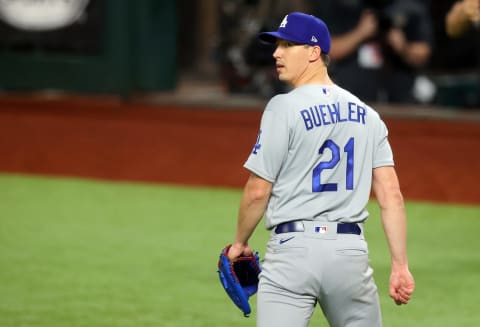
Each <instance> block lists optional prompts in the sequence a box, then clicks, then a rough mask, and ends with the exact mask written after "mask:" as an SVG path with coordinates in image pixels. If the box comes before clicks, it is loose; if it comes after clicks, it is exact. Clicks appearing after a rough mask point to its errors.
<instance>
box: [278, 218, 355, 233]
mask: <svg viewBox="0 0 480 327" xmlns="http://www.w3.org/2000/svg"><path fill="white" fill-rule="evenodd" d="M304 231H305V226H303V222H301V221H298V220H297V221H289V222H286V223H283V224H279V225H277V227H275V233H276V234H283V233H294V232H304ZM337 233H338V234H356V235H360V234H361V233H362V230H361V229H360V226H358V224H357V223H338V224H337Z"/></svg>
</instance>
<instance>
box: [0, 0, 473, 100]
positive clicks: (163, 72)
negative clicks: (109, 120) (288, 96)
mask: <svg viewBox="0 0 480 327" xmlns="http://www.w3.org/2000/svg"><path fill="white" fill-rule="evenodd" d="M454 2H455V1H449V0H438V1H429V0H416V1H415V0H408V1H407V0H405V1H398V0H364V1H360V0H339V1H313V0H310V1H307V0H304V1H300V0H294V1H283V0H279V1H270V0H263V1H260V0H208V1H187V0H178V1H173V0H161V1H155V0H142V1H129V0H115V1H113V0H71V1H27V0H18V1H0V35H1V37H0V67H1V71H2V74H1V75H0V90H1V91H2V92H4V93H11V92H32V91H35V92H38V91H42V92H46V93H50V94H61V93H65V92H66V93H80V94H90V95H92V94H99V95H113V96H120V97H122V98H125V99H133V98H137V99H138V98H141V99H146V100H152V101H171V100H175V99H176V100H178V99H183V100H188V99H189V96H190V97H194V96H197V99H195V100H202V99H208V100H210V101H211V100H212V99H224V100H225V99H239V98H242V99H245V101H248V99H250V100H252V99H254V100H255V99H256V100H265V99H268V98H269V97H271V96H272V95H273V94H275V93H278V92H284V91H287V90H288V87H286V86H285V85H282V84H281V83H279V82H278V81H277V80H276V78H275V71H274V67H273V59H272V57H271V54H272V51H273V48H272V47H271V46H268V45H264V44H261V43H259V42H258V41H257V39H256V35H257V34H258V32H260V31H263V30H270V29H276V28H277V26H278V24H279V22H280V21H281V19H282V18H283V16H284V15H285V14H286V13H288V12H290V11H293V10H299V11H305V12H309V13H312V14H315V15H317V16H319V17H321V18H323V19H324V20H325V21H326V23H327V24H328V25H329V27H330V31H331V34H332V38H333V39H335V38H336V37H338V38H340V37H341V36H343V35H345V34H346V33H348V32H351V31H353V30H355V29H356V28H359V27H360V26H361V23H362V17H363V16H362V15H363V14H365V10H368V11H369V12H370V13H373V16H374V17H375V24H376V28H375V31H374V32H371V33H370V34H369V35H368V36H365V38H364V39H363V40H361V42H359V43H358V44H355V45H352V47H353V48H352V50H351V51H350V52H349V53H348V54H346V55H345V54H335V53H333V52H332V53H331V57H332V64H331V67H330V73H331V75H332V77H333V78H334V80H335V81H336V82H337V83H338V84H340V85H341V86H345V87H346V88H348V89H350V90H352V91H353V92H354V93H357V94H358V95H359V96H360V97H363V98H364V99H365V100H366V101H367V102H374V103H392V104H393V103H400V104H418V105H433V106H436V107H460V108H465V109H472V108H478V107H480V86H479V85H480V82H479V80H480V77H479V76H480V64H479V62H480V59H479V58H480V50H479V49H480V31H479V29H478V27H477V28H473V27H472V28H471V29H470V30H469V31H467V32H466V33H465V34H463V35H461V36H459V37H455V38H453V37H449V36H447V34H446V32H445V30H446V28H445V17H446V15H447V12H448V10H449V9H450V7H451V6H452V4H453V3H454ZM363 18H365V17H363ZM392 28H395V29H397V30H399V31H401V32H400V34H401V35H403V36H401V37H403V38H404V39H405V40H406V44H407V45H408V42H410V43H421V44H423V46H424V48H425V49H426V50H425V51H426V52H425V53H424V55H423V57H422V58H421V59H418V60H417V62H412V63H410V62H407V61H406V60H405V56H402V55H398V54H395V51H392V46H391V44H389V42H388V41H386V39H387V34H388V33H389V30H390V29H392ZM342 44H344V45H345V42H343V43H342ZM354 46H355V47H354ZM395 76H398V78H396V77H395ZM352 79H356V84H355V81H354V80H352ZM358 84H360V86H363V87H364V88H367V89H368V90H370V93H365V94H364V91H365V90H362V89H361V87H360V88H358V87H359V85H358ZM390 84H391V85H390ZM388 88H390V89H388ZM392 90H396V91H397V93H399V94H395V91H392Z"/></svg>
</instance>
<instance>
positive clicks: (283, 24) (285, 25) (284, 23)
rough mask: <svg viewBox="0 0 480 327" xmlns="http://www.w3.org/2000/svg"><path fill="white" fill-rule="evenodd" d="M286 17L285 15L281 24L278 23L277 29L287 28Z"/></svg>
mask: <svg viewBox="0 0 480 327" xmlns="http://www.w3.org/2000/svg"><path fill="white" fill-rule="evenodd" d="M287 17H288V15H286V16H285V17H284V18H283V20H282V22H281V23H280V27H279V28H282V27H287V23H288V21H287Z"/></svg>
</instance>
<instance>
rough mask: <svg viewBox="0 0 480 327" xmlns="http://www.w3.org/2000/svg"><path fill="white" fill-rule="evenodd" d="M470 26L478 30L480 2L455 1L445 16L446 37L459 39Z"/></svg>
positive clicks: (471, 0) (479, 28)
mask: <svg viewBox="0 0 480 327" xmlns="http://www.w3.org/2000/svg"><path fill="white" fill-rule="evenodd" d="M472 26H473V27H475V28H476V29H477V30H480V0H460V1H456V2H455V3H454V4H453V5H452V7H451V8H450V10H449V11H448V13H447V15H446V16H445V29H446V32H447V35H448V36H450V37H459V36H461V35H463V34H465V33H466V32H467V31H468V30H469V29H470V28H471V27H472Z"/></svg>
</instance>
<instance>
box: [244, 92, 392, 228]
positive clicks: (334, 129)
mask: <svg viewBox="0 0 480 327" xmlns="http://www.w3.org/2000/svg"><path fill="white" fill-rule="evenodd" d="M387 136H388V131H387V128H386V126H385V124H384V123H383V121H382V120H381V119H380V117H379V115H378V113H377V112H376V111H374V110H373V109H372V108H370V107H369V106H367V105H366V104H365V103H363V102H362V101H360V100H359V99H358V98H357V97H356V96H354V95H353V94H351V93H350V92H348V91H347V90H344V89H342V88H341V87H339V86H337V85H325V86H322V85H304V86H301V87H298V88H296V89H294V90H292V91H291V92H289V93H287V94H280V95H277V96H275V97H273V98H272V99H271V100H270V101H269V103H268V104H267V106H266V108H265V111H264V113H263V116H262V120H261V126H260V131H259V134H258V138H257V142H256V144H255V146H254V148H253V151H252V153H251V154H250V156H249V158H248V160H247V161H246V163H245V165H244V166H245V168H247V169H248V170H250V171H251V172H253V173H255V174H256V175H258V176H260V177H262V178H264V179H266V180H268V181H270V182H272V183H273V189H272V194H271V197H270V200H269V203H268V207H267V211H266V214H265V216H266V221H265V225H266V227H267V228H268V229H270V228H272V227H273V226H276V225H278V224H280V223H283V222H286V221H291V220H318V221H338V222H362V221H364V220H365V219H366V218H367V216H368V212H367V211H366V209H365V206H366V204H367V202H368V199H369V196H370V189H371V184H372V173H371V171H372V169H373V168H376V167H381V166H392V165H393V164H394V162H393V155H392V150H391V148H390V144H389V143H388V139H387ZM365 171H366V172H367V173H365ZM360 172H363V173H362V174H361V173H360ZM368 172H370V173H368Z"/></svg>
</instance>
